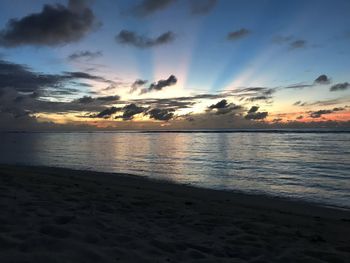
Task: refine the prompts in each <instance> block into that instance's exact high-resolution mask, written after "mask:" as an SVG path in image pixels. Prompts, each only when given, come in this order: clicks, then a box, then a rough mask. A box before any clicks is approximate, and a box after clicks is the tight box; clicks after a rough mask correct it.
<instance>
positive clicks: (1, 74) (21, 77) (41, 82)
mask: <svg viewBox="0 0 350 263" xmlns="http://www.w3.org/2000/svg"><path fill="white" fill-rule="evenodd" d="M61 81H62V77H61V76H60V75H52V74H41V73H36V72H33V71H32V70H31V69H30V68H29V67H27V66H25V65H21V64H16V63H12V62H8V61H4V60H0V89H1V88H6V87H9V88H14V89H16V90H17V91H21V92H32V91H35V90H37V89H39V88H43V87H53V86H58V85H59V84H60V83H61Z"/></svg>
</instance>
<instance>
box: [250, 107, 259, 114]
mask: <svg viewBox="0 0 350 263" xmlns="http://www.w3.org/2000/svg"><path fill="white" fill-rule="evenodd" d="M258 109H259V107H258V106H252V107H251V108H250V109H249V111H248V114H249V113H254V112H257V111H258Z"/></svg>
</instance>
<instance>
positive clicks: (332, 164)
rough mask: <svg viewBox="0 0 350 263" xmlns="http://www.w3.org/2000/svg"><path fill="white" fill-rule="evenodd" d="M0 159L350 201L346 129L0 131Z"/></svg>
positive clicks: (349, 141)
mask: <svg viewBox="0 0 350 263" xmlns="http://www.w3.org/2000/svg"><path fill="white" fill-rule="evenodd" d="M0 163H11V164H14V163H15V164H30V165H47V166H60V167H67V168H75V169H89V170H96V171H104V172H123V173H131V174H136V175H141V176H149V177H153V178H162V179H167V180H171V181H174V182H180V183H186V184H193V185H197V186H202V187H209V188H216V189H234V190H240V191H246V192H255V193H256V192H257V193H265V194H271V195H278V196H284V197H292V198H298V199H299V198H300V199H303V200H308V201H314V202H321V203H324V204H329V205H336V206H342V207H348V208H350V133H293V132H290V133H279V132H271V133H264V132H254V133H247V132H235V133H222V132H221V133H215V132H213V133H178V132H173V133H126V132H124V133H102V132H97V133H2V134H0Z"/></svg>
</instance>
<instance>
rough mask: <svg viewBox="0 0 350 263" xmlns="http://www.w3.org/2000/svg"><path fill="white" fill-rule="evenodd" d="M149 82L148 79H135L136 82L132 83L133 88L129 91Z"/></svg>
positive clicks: (133, 90)
mask: <svg viewBox="0 0 350 263" xmlns="http://www.w3.org/2000/svg"><path fill="white" fill-rule="evenodd" d="M147 82H148V81H147V80H142V79H137V80H135V81H134V83H132V85H131V89H130V91H129V93H133V92H135V91H136V90H137V89H138V88H139V87H141V86H143V85H145V84H146V83H147Z"/></svg>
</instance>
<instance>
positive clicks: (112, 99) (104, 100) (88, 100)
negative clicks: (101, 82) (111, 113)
mask: <svg viewBox="0 0 350 263" xmlns="http://www.w3.org/2000/svg"><path fill="white" fill-rule="evenodd" d="M118 100H120V96H118V95H115V96H102V97H95V98H93V97H91V96H84V97H82V98H79V99H77V100H76V101H77V102H79V103H83V104H88V103H95V102H100V103H112V102H115V101H118Z"/></svg>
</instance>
